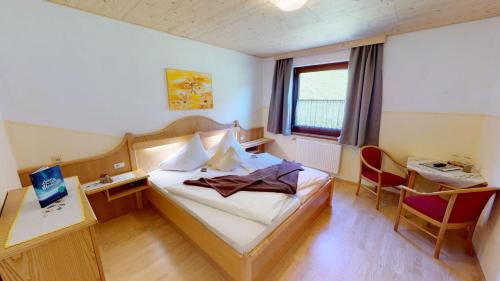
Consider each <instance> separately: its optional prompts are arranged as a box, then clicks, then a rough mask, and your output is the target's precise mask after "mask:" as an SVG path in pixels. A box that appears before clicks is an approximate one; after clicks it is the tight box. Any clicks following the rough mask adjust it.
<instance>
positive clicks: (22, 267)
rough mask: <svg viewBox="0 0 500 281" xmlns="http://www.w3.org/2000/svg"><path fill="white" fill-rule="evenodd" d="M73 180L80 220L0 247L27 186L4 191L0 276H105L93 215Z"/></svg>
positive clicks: (50, 280)
mask: <svg viewBox="0 0 500 281" xmlns="http://www.w3.org/2000/svg"><path fill="white" fill-rule="evenodd" d="M76 182H77V184H78V186H77V188H78V192H80V195H81V198H82V207H83V214H84V219H83V221H82V222H80V223H77V224H73V225H71V226H68V227H66V228H63V229H59V230H57V231H53V232H50V233H47V234H45V235H43V236H40V237H37V238H34V239H32V240H29V241H27V242H24V243H21V244H17V245H14V246H12V247H9V248H4V244H5V241H6V240H7V237H8V233H9V230H10V227H11V225H12V223H13V221H14V220H15V218H16V216H17V212H18V209H19V206H20V204H21V202H22V200H23V197H24V195H25V193H26V191H27V188H22V189H15V190H12V191H9V192H8V194H7V199H6V202H5V205H4V208H3V211H2V213H1V216H0V277H1V278H0V279H1V280H3V281H24V280H39V281H59V280H61V281H66V280H72V281H79V280H82V281H91V280H105V278H104V272H103V270H102V264H101V259H100V256H99V249H98V247H97V245H96V238H95V231H94V225H95V224H96V223H97V219H96V217H95V215H94V212H93V211H92V208H91V207H90V204H89V202H88V201H87V198H86V196H85V194H83V191H82V189H81V188H80V186H79V182H78V181H76Z"/></svg>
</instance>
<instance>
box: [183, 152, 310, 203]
mask: <svg viewBox="0 0 500 281" xmlns="http://www.w3.org/2000/svg"><path fill="white" fill-rule="evenodd" d="M303 170H304V169H303V168H302V165H301V164H299V163H295V162H289V161H286V160H283V162H281V164H277V165H273V166H269V167H267V168H264V169H260V170H256V171H254V172H252V173H250V174H248V175H246V176H236V175H229V176H221V177H215V178H210V179H209V178H200V179H197V180H187V181H184V184H187V185H196V186H202V187H208V188H213V189H215V190H217V192H219V193H220V194H221V195H222V196H224V197H228V196H230V195H232V194H234V193H236V192H238V191H243V190H244V191H261V192H264V191H265V192H278V193H286V194H295V193H296V192H297V182H298V180H299V171H303Z"/></svg>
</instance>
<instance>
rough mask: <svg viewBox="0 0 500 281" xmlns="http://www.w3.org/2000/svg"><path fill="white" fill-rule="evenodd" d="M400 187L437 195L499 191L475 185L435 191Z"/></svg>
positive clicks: (413, 191)
mask: <svg viewBox="0 0 500 281" xmlns="http://www.w3.org/2000/svg"><path fill="white" fill-rule="evenodd" d="M398 187H399V188H401V189H403V190H406V191H408V192H411V193H414V194H417V195H423V196H435V195H453V194H460V193H475V192H484V191H498V190H499V189H498V188H495V187H473V188H457V189H453V190H443V191H434V192H420V191H416V190H414V189H411V188H409V187H407V186H404V185H400V186H398Z"/></svg>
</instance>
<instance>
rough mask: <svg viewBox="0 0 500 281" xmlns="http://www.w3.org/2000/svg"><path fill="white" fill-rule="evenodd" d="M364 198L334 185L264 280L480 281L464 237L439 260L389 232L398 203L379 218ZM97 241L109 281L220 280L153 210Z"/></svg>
mask: <svg viewBox="0 0 500 281" xmlns="http://www.w3.org/2000/svg"><path fill="white" fill-rule="evenodd" d="M374 204H375V201H374V200H373V199H372V198H371V195H369V194H368V193H367V192H366V191H365V192H364V191H361V195H360V196H359V197H356V196H355V195H354V187H353V186H352V185H351V184H347V183H342V182H340V183H336V185H335V192H334V199H333V209H325V211H323V212H322V213H321V215H320V216H319V218H318V219H317V221H316V222H315V223H314V224H313V225H311V227H310V229H309V230H308V231H307V232H306V233H304V235H303V236H302V237H301V239H299V240H298V241H297V243H296V244H295V246H294V247H292V248H291V250H290V251H289V253H288V254H287V255H286V256H285V258H283V259H282V261H281V263H280V264H277V265H276V268H275V270H274V271H273V273H272V274H271V275H270V276H269V278H268V280H308V281H312V280H321V281H323V280H384V281H385V280H433V281H438V280H482V279H483V277H482V276H483V275H482V273H481V271H480V268H479V265H478V263H477V260H476V258H474V257H469V256H467V255H465V254H464V253H463V247H462V246H463V242H464V238H463V237H462V236H463V235H464V234H463V233H457V232H455V233H453V232H451V235H448V239H447V240H446V242H445V245H444V247H443V250H442V252H441V259H440V260H435V259H433V257H432V255H433V245H434V244H433V243H434V241H433V240H432V239H430V238H429V237H427V236H426V235H424V234H422V233H421V232H417V231H416V230H411V229H409V228H408V227H409V226H408V225H407V224H405V223H404V222H403V223H402V225H401V226H400V232H399V233H396V232H394V231H393V230H392V227H393V221H394V216H395V213H396V207H397V206H396V205H397V195H395V194H388V195H386V196H384V198H383V201H382V205H381V212H376V211H375V205H374ZM97 233H98V241H99V244H100V248H101V255H102V260H103V265H104V271H105V274H106V278H107V280H108V281H118V280H120V281H125V280H224V278H223V277H222V276H221V275H220V274H219V273H218V272H217V270H215V268H214V267H212V265H211V264H210V263H209V262H208V260H207V259H206V258H205V257H204V256H203V254H202V253H201V252H200V251H199V250H197V248H195V247H194V246H192V245H191V244H190V243H189V242H188V241H187V240H186V239H185V238H184V237H183V236H182V235H181V234H180V233H179V232H177V231H176V230H175V229H174V228H173V227H172V225H170V224H169V223H168V222H166V221H165V220H164V219H163V218H162V217H161V216H160V215H159V214H158V213H157V212H156V211H155V210H154V209H151V208H146V209H144V210H142V211H137V212H134V213H130V214H127V215H125V216H122V217H119V218H116V219H114V220H111V221H108V222H105V223H103V224H100V225H99V226H98V228H97Z"/></svg>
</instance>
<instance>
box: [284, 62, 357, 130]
mask: <svg viewBox="0 0 500 281" xmlns="http://www.w3.org/2000/svg"><path fill="white" fill-rule="evenodd" d="M348 68H349V62H348V61H342V62H335V63H327V64H317V65H308V66H300V67H295V68H294V69H293V86H292V124H291V127H292V133H293V134H296V135H308V136H318V137H321V138H330V139H337V138H338V137H340V134H341V132H342V130H337V129H324V128H311V127H304V126H296V125H295V114H296V107H297V101H298V99H299V81H300V79H299V77H300V74H302V73H308V72H319V71H327V70H338V69H348Z"/></svg>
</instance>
